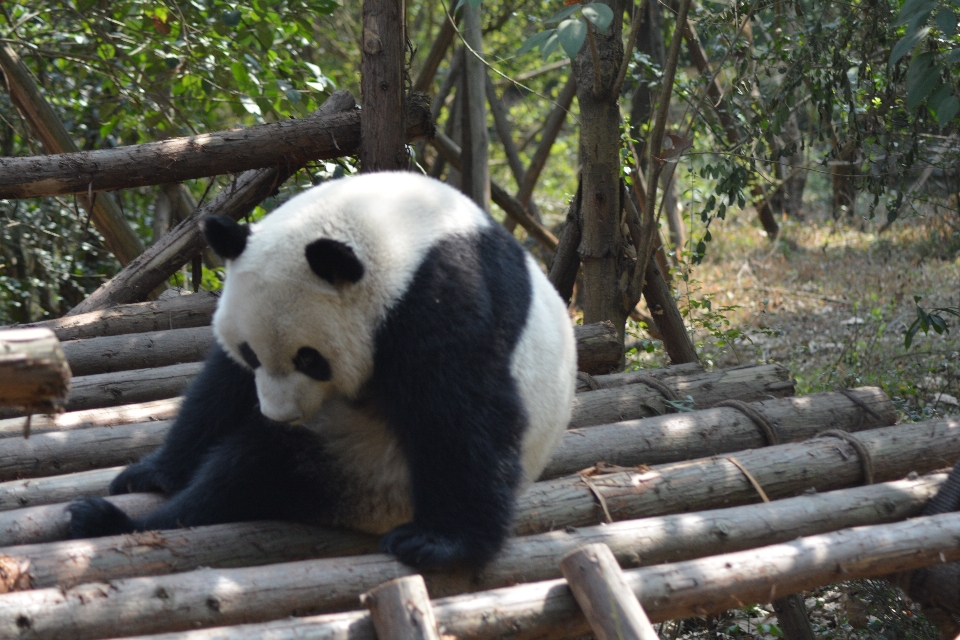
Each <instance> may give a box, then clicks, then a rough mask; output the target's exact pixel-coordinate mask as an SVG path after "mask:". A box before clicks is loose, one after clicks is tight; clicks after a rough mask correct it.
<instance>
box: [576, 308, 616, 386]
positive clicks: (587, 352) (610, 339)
mask: <svg viewBox="0 0 960 640" xmlns="http://www.w3.org/2000/svg"><path fill="white" fill-rule="evenodd" d="M622 361H623V341H622V340H620V337H619V336H618V335H617V329H616V327H614V326H613V323H612V322H610V321H609V320H604V321H603V322H595V323H593V324H586V325H582V328H581V329H580V330H579V331H578V332H577V368H578V369H579V370H580V371H583V372H585V373H589V374H590V375H594V374H604V373H612V372H614V371H616V370H617V369H619V368H620V367H621V364H622Z"/></svg>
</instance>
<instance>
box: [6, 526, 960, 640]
mask: <svg viewBox="0 0 960 640" xmlns="http://www.w3.org/2000/svg"><path fill="white" fill-rule="evenodd" d="M958 527H960V514H954V513H952V514H945V515H939V516H932V517H928V518H920V519H914V520H910V521H907V522H903V523H896V524H890V525H883V526H868V527H858V528H855V529H848V530H844V531H839V532H835V533H826V534H820V535H816V536H809V537H806V538H800V539H797V540H794V541H792V542H789V543H781V544H777V545H771V546H768V547H761V548H759V549H750V550H747V551H740V552H735V553H729V554H724V555H720V556H713V557H709V558H703V559H699V560H689V561H685V562H679V563H673V564H665V565H657V566H654V567H646V568H641V569H633V570H630V571H627V572H626V573H625V575H626V578H627V581H628V584H629V585H630V587H631V589H632V590H633V592H634V594H635V595H636V596H637V598H638V599H639V600H640V602H641V604H642V605H643V606H644V608H645V609H646V611H647V612H648V614H649V616H650V619H651V620H653V621H661V620H666V619H672V618H681V617H692V616H695V615H706V614H708V613H718V612H720V611H723V610H726V609H730V608H734V607H740V606H743V605H744V604H745V603H753V602H767V601H769V599H770V598H771V597H772V596H773V597H775V596H778V595H786V594H787V593H794V592H798V591H801V590H803V589H809V588H813V587H817V586H821V585H825V584H830V583H833V582H836V581H838V580H841V579H842V580H848V579H851V578H857V577H873V576H878V575H884V574H887V573H891V572H895V571H902V570H909V569H914V568H918V567H923V566H930V565H933V564H938V563H940V562H944V561H951V560H956V559H960V547H958V546H957V544H956V531H957V529H958ZM352 560H353V562H351V571H350V572H345V573H344V574H343V575H341V576H340V580H338V581H337V582H335V583H331V584H336V585H337V587H336V588H333V589H330V588H318V586H317V583H318V581H320V580H326V579H329V578H330V577H331V572H330V571H322V570H318V569H319V568H318V567H317V566H316V562H312V561H307V562H300V563H286V564H280V565H271V566H268V567H261V568H257V569H219V570H206V571H198V572H193V573H190V574H186V575H181V576H174V577H169V578H167V577H159V578H133V579H129V580H117V581H113V582H111V583H110V584H109V585H107V584H104V583H90V584H85V585H80V586H78V587H74V588H72V589H67V590H61V589H57V588H52V589H38V590H34V591H26V592H19V593H9V594H6V595H4V596H3V597H2V598H0V634H2V635H3V636H4V637H18V638H28V639H32V638H44V639H46V640H58V639H61V638H70V639H73V640H84V639H86V638H96V637H103V636H106V635H110V634H111V633H112V632H115V630H116V629H118V628H122V629H123V630H124V631H125V632H126V633H128V634H129V633H151V632H158V631H165V630H186V629H192V628H196V627H211V626H217V625H225V624H241V623H244V622H254V621H258V620H263V619H265V618H274V619H275V618H276V617H278V616H285V615H292V614H295V613H296V614H300V615H303V614H305V613H309V612H315V611H318V610H322V609H323V608H324V605H323V604H321V603H324V602H325V601H326V602H329V600H330V599H331V598H336V599H341V601H345V600H347V599H348V598H345V597H344V595H345V594H349V595H350V596H352V597H350V598H349V603H346V602H345V603H344V604H346V606H355V602H356V594H357V593H359V592H360V590H361V589H362V590H367V589H369V588H371V586H373V585H376V584H381V583H382V582H385V581H386V580H391V579H394V578H397V577H401V576H404V575H410V574H411V573H412V570H411V569H410V568H408V567H405V566H403V565H400V564H399V563H397V562H395V561H390V562H388V563H384V562H383V560H384V557H383V556H378V555H368V556H361V557H357V558H353V559H352ZM373 580H377V582H373V583H372V584H371V582H372V581H373ZM225 585H229V588H224V587H225ZM364 587H365V588H364ZM432 604H433V607H434V612H435V615H436V617H437V620H438V622H439V623H440V625H441V628H442V629H443V631H444V633H446V634H451V635H454V636H456V637H471V638H500V637H506V636H509V637H514V638H516V637H520V638H534V637H551V638H561V637H562V638H574V637H580V636H583V635H585V634H586V633H589V627H587V626H586V623H585V621H584V620H583V618H582V616H581V615H580V612H579V609H578V607H577V606H576V604H575V601H574V600H573V596H572V595H571V593H570V591H569V590H568V589H566V588H565V584H564V581H563V580H552V581H545V582H538V583H532V584H525V585H522V586H518V587H509V588H506V589H499V590H494V591H490V592H485V593H484V592H480V593H471V594H467V595H464V596H454V597H451V598H449V599H440V600H435V601H434V602H433V603H432ZM327 606H329V605H327ZM340 606H343V605H340ZM367 616H368V614H366V613H364V614H341V615H338V616H335V617H332V618H329V619H327V620H325V619H323V618H319V619H317V618H315V619H301V620H296V621H290V620H284V621H281V622H279V623H272V624H271V625H269V626H265V627H259V628H257V629H256V631H257V632H258V633H259V634H260V636H259V637H264V635H265V634H266V629H267V628H271V627H272V628H276V625H281V628H283V627H287V628H289V626H290V625H296V626H297V627H298V630H299V631H300V632H303V631H305V629H304V627H303V625H305V624H313V625H316V624H323V623H324V622H331V623H344V622H345V621H349V622H350V625H349V626H348V627H347V628H351V627H352V629H351V631H352V633H351V635H349V636H345V635H339V634H338V635H336V636H331V637H365V638H369V639H370V640H373V638H374V635H373V632H372V628H371V629H369V630H368V633H367V634H364V635H361V636H358V635H356V634H357V633H358V631H360V630H363V629H364V627H363V626H362V625H358V624H357V622H358V621H361V620H364V619H368V618H367ZM18 622H19V624H18ZM345 630H346V629H344V631H345ZM238 632H239V633H243V630H238ZM183 637H192V638H197V637H203V635H202V634H201V635H197V633H196V632H192V633H191V634H189V635H186V636H183ZM207 637H211V636H207ZM231 637H232V638H235V637H242V636H240V635H238V634H231ZM252 637H257V636H252ZM270 637H271V638H276V637H293V636H277V635H274V634H271V635H270ZM297 637H300V638H302V637H304V636H303V635H299V636H297ZM313 637H316V636H313Z"/></svg>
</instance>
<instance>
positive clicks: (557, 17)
mask: <svg viewBox="0 0 960 640" xmlns="http://www.w3.org/2000/svg"><path fill="white" fill-rule="evenodd" d="M579 8H580V5H579V4H572V5H570V6H569V7H564V8H563V9H561V10H560V11H558V12H556V13H555V14H553V15H552V16H550V17H549V18H547V19H546V20H544V23H545V24H553V23H554V22H560V21H561V20H566V19H567V18H569V17H570V16H572V15H573V14H574V12H576V10H577V9H579Z"/></svg>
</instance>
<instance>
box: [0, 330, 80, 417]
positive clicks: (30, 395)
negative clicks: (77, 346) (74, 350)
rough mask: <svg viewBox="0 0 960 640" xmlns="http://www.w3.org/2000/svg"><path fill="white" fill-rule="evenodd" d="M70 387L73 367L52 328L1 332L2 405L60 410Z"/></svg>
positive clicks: (29, 410)
mask: <svg viewBox="0 0 960 640" xmlns="http://www.w3.org/2000/svg"><path fill="white" fill-rule="evenodd" d="M69 390H70V366H69V365H68V364H67V359H66V357H65V356H64V354H63V349H61V348H60V342H59V341H58V340H57V337H56V335H54V333H53V332H52V331H50V330H49V329H7V330H3V331H0V406H4V407H16V408H18V409H19V410H21V411H22V412H24V413H27V414H31V413H59V412H61V411H63V407H64V405H65V403H66V399H67V393H68V391H69Z"/></svg>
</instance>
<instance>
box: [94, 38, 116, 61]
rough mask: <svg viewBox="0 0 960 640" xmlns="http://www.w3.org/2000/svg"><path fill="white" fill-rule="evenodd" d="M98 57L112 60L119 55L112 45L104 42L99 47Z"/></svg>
mask: <svg viewBox="0 0 960 640" xmlns="http://www.w3.org/2000/svg"><path fill="white" fill-rule="evenodd" d="M97 55H98V56H100V57H101V58H102V59H104V60H109V59H110V58H112V57H114V56H115V55H117V50H116V49H115V48H114V46H113V45H112V44H109V43H106V42H104V43H103V44H101V45H100V46H99V47H97Z"/></svg>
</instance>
